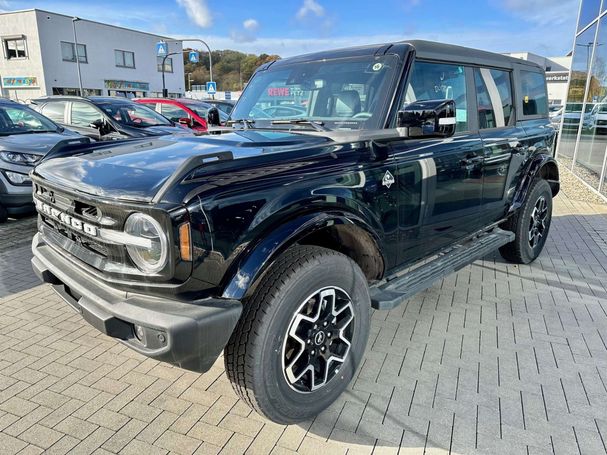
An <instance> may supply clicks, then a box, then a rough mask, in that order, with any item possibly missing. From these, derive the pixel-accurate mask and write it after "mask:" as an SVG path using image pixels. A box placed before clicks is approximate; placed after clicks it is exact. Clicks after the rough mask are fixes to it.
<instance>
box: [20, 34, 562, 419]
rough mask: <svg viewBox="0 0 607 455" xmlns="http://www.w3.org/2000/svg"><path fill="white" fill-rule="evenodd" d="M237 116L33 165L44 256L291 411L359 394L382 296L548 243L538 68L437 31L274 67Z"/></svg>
mask: <svg viewBox="0 0 607 455" xmlns="http://www.w3.org/2000/svg"><path fill="white" fill-rule="evenodd" d="M286 113H291V114H293V115H286ZM230 123H231V124H232V125H233V127H234V129H233V130H229V131H228V129H227V128H223V129H219V130H218V131H217V133H219V134H210V135H207V136H201V137H196V138H158V139H154V140H150V139H148V140H146V141H130V142H128V143H124V144H114V145H112V144H109V145H97V146H95V145H92V146H89V147H83V148H81V149H80V151H79V152H78V153H76V154H72V156H70V157H68V158H57V159H54V160H50V161H48V162H46V163H43V164H41V165H39V166H38V167H37V168H36V169H35V171H34V173H33V176H32V177H33V180H34V186H35V188H34V191H35V193H34V194H35V198H36V201H37V207H38V211H39V214H40V221H39V232H38V234H37V235H36V236H35V238H34V242H33V251H34V258H33V260H32V262H33V266H34V269H35V271H36V273H37V274H38V275H39V277H40V278H41V279H42V280H44V281H45V282H47V283H51V284H52V285H53V286H54V287H55V289H56V290H57V291H58V292H59V293H60V294H61V295H62V296H63V298H64V299H65V300H66V301H67V302H68V303H69V304H70V305H71V306H72V307H73V308H74V309H76V311H78V312H80V313H81V314H82V316H83V317H84V319H85V320H86V321H88V322H89V323H90V324H92V325H93V326H94V327H96V328H98V329H99V330H100V331H102V332H104V333H106V334H107V335H109V336H111V337H114V338H116V339H119V340H120V341H121V342H123V343H124V344H125V345H127V346H129V347H130V348H132V349H135V350H136V351H138V352H140V353H142V354H144V355H147V356H149V357H152V358H154V359H158V360H161V361H165V362H169V363H172V364H175V365H179V366H181V367H183V368H187V369H191V370H194V371H200V372H204V371H206V370H207V369H209V368H210V366H211V365H212V364H213V362H214V361H215V360H216V358H217V357H218V356H219V355H220V353H221V351H222V350H224V349H225V351H224V359H225V365H226V370H227V374H228V377H229V378H230V379H231V381H232V383H233V384H234V388H235V390H236V392H237V393H238V394H239V396H240V397H242V399H243V400H245V401H246V402H247V403H248V404H249V405H250V406H251V407H253V408H254V409H256V410H257V411H258V412H260V413H262V414H264V415H266V416H267V417H268V418H270V419H272V420H274V421H276V422H283V423H288V422H297V421H301V420H305V419H308V418H311V417H312V416H314V415H316V414H317V413H319V412H320V411H321V410H323V409H324V408H326V407H327V406H328V405H329V404H330V403H331V402H332V401H333V400H335V399H336V398H337V397H338V396H339V394H341V393H342V392H343V391H344V389H345V388H346V387H347V385H348V383H349V382H350V380H351V379H352V377H353V376H354V374H355V371H356V369H357V367H358V365H359V363H360V361H361V358H362V356H363V353H364V350H365V345H366V343H367V337H368V334H369V309H370V308H375V309H379V310H389V309H391V308H394V307H396V306H397V305H399V304H400V303H402V302H403V301H405V300H406V299H408V298H410V297H411V296H412V295H414V294H415V293H417V292H420V291H422V290H424V289H426V288H428V287H429V286H431V285H432V283H434V282H435V281H436V280H438V279H440V278H442V277H444V276H445V275H447V274H450V273H452V272H454V271H456V270H458V269H460V268H461V267H463V266H465V265H467V264H470V263H471V262H473V261H475V260H477V259H479V258H482V257H484V256H485V255H487V254H489V253H491V252H494V251H495V250H498V249H499V251H500V252H501V254H502V256H503V257H504V258H506V259H507V260H508V261H512V262H515V263H520V264H526V263H529V262H531V261H533V260H534V259H536V258H537V257H538V255H539V254H540V252H541V251H542V248H543V247H544V244H545V242H546V238H547V236H548V231H549V228H550V221H551V214H552V198H553V196H555V195H556V194H557V192H558V191H559V175H558V169H557V165H556V162H555V160H554V159H553V157H552V150H553V143H554V134H555V132H554V129H553V128H552V127H550V122H549V120H548V103H547V95H546V83H545V77H544V72H543V70H542V68H540V67H539V66H537V65H535V64H533V63H529V62H525V61H522V60H518V59H513V58H509V57H505V56H501V55H496V54H493V53H488V52H482V51H477V50H472V49H467V48H462V47H456V46H450V45H445V44H437V43H429V42H424V41H408V42H399V43H391V44H383V45H375V46H365V47H356V48H352V49H345V50H338V51H332V52H322V53H317V54H311V55H304V56H301V57H294V58H290V59H285V60H280V61H276V62H273V63H267V64H265V65H263V66H262V67H260V68H259V69H258V70H257V71H256V73H255V75H254V76H253V78H252V80H251V81H250V82H249V83H248V84H247V87H246V89H245V91H244V93H243V95H242V97H241V98H240V99H239V101H238V103H237V105H236V107H235V108H234V111H233V112H232V120H231V122H230Z"/></svg>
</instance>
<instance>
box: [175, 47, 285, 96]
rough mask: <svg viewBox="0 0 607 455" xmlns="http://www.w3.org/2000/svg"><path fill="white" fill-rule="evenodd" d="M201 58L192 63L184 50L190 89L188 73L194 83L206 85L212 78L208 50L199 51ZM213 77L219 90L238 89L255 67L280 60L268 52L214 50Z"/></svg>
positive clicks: (186, 75) (186, 84) (186, 77)
mask: <svg viewBox="0 0 607 455" xmlns="http://www.w3.org/2000/svg"><path fill="white" fill-rule="evenodd" d="M198 52H199V53H200V58H199V62H198V63H190V61H189V60H188V54H187V52H184V54H183V55H184V61H183V62H184V66H185V68H184V69H185V87H186V88H187V89H188V90H189V89H190V84H189V82H188V73H189V74H190V75H191V76H190V78H189V80H191V84H192V85H204V84H206V82H207V81H209V80H210V76H209V57H208V52H206V50H205V51H204V52H203V51H200V50H199V51H198ZM211 55H212V57H213V79H215V82H217V90H220V91H238V90H242V88H243V87H244V85H245V84H246V83H247V81H248V80H249V79H250V78H251V76H252V75H253V72H254V71H255V69H256V68H257V67H258V66H260V65H262V64H264V63H267V62H270V61H273V60H279V59H280V56H278V55H268V54H260V55H255V54H244V53H242V52H238V51H233V50H229V49H226V50H222V51H213V52H212V54H211Z"/></svg>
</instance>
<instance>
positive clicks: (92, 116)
mask: <svg viewBox="0 0 607 455" xmlns="http://www.w3.org/2000/svg"><path fill="white" fill-rule="evenodd" d="M95 120H103V115H102V114H101V112H99V111H98V110H97V109H95V108H94V107H93V106H91V105H90V104H86V103H77V102H75V103H72V123H71V124H72V125H77V126H89V125H90V124H91V123H93V122H94V121H95Z"/></svg>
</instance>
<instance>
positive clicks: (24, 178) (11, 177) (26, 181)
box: [4, 171, 32, 185]
mask: <svg viewBox="0 0 607 455" xmlns="http://www.w3.org/2000/svg"><path fill="white" fill-rule="evenodd" d="M4 175H5V176H6V178H7V179H8V181H9V182H11V183H12V184H13V185H31V184H32V181H31V180H30V176H29V175H27V174H21V173H19V172H11V171H4Z"/></svg>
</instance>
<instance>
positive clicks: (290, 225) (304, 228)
mask: <svg viewBox="0 0 607 455" xmlns="http://www.w3.org/2000/svg"><path fill="white" fill-rule="evenodd" d="M296 243H300V244H303V245H315V246H322V247H324V248H328V249H332V250H335V251H338V252H340V253H343V254H345V255H346V256H348V257H350V258H351V259H352V260H353V261H354V262H356V263H357V264H358V265H359V267H360V268H361V269H362V271H363V273H364V274H365V276H366V277H367V279H368V280H370V281H371V280H376V279H380V278H381V277H382V276H383V273H384V268H385V260H384V256H383V254H382V250H381V248H380V242H379V238H378V236H377V235H376V234H375V233H374V231H373V230H372V229H371V228H370V227H369V226H368V225H367V223H366V222H365V221H364V220H362V219H361V218H359V217H357V216H355V215H352V214H349V213H315V214H307V215H302V216H300V217H298V218H295V219H293V220H290V221H288V222H286V223H283V224H282V225H280V226H279V227H278V228H276V229H274V230H273V231H272V232H271V233H269V234H265V235H263V236H262V237H261V238H260V240H259V241H258V242H254V245H253V246H251V247H249V248H247V250H246V251H245V252H243V253H242V254H241V258H239V260H238V261H237V262H236V265H234V266H233V267H231V269H230V270H229V271H228V273H227V274H226V276H227V279H226V280H225V281H224V284H223V286H222V289H223V294H222V297H224V298H232V299H242V298H244V297H246V296H248V295H250V293H251V292H252V291H253V290H254V289H255V286H256V284H257V283H258V282H259V279H260V278H261V277H262V276H263V274H264V273H265V271H266V270H268V268H269V267H270V266H271V265H272V263H273V262H274V261H275V260H276V259H277V258H278V257H279V256H280V254H281V253H282V252H284V251H285V250H286V249H287V248H289V247H290V246H292V245H294V244H296Z"/></svg>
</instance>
